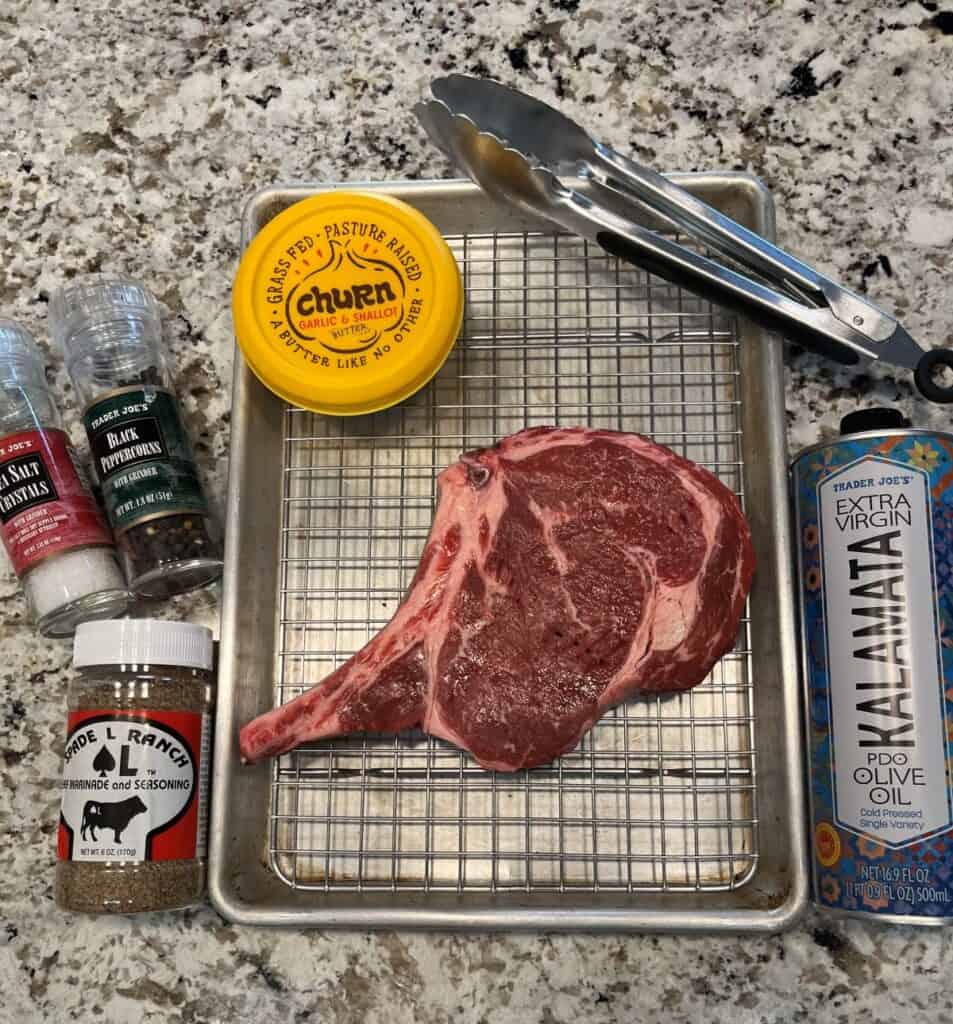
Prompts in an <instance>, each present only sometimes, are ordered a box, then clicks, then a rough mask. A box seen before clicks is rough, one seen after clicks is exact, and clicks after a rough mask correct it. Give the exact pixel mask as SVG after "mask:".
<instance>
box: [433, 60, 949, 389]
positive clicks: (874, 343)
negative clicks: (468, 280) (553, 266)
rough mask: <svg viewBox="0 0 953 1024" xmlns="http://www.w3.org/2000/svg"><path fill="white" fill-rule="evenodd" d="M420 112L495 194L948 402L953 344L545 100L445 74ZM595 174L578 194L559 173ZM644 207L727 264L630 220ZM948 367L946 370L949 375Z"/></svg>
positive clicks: (832, 354)
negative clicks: (891, 369)
mask: <svg viewBox="0 0 953 1024" xmlns="http://www.w3.org/2000/svg"><path fill="white" fill-rule="evenodd" d="M431 92H432V96H433V98H432V99H429V100H425V101H423V102H421V103H418V104H417V105H416V106H415V108H414V111H415V113H416V114H417V117H418V119H419V120H420V122H421V123H422V124H423V126H424V128H425V129H426V130H427V132H428V134H429V135H430V137H431V139H433V141H434V142H435V143H436V144H437V145H438V146H440V148H441V149H443V150H444V152H445V153H446V154H447V155H448V156H449V157H450V159H451V160H453V161H454V163H455V164H456V165H457V166H458V167H460V168H461V169H462V170H464V171H466V173H467V174H468V175H469V176H470V178H472V179H473V181H474V182H476V183H477V184H478V185H480V186H481V187H482V188H483V189H484V191H486V192H488V193H489V194H490V195H492V196H494V197H496V198H499V199H502V200H504V201H506V202H509V203H511V204H513V205H515V206H517V207H518V208H520V209H522V210H524V211H526V212H529V213H531V214H534V215H535V216H537V217H542V218H545V219H546V220H549V221H552V222H553V223H555V224H558V225H559V226H560V227H563V228H565V229H566V230H568V231H571V232H573V233H574V234H577V235H580V236H582V237H583V238H588V239H590V240H592V241H594V242H596V243H598V245H600V246H601V247H602V248H603V249H604V250H606V251H607V252H608V253H610V254H611V255H613V256H618V257H619V258H621V259H623V260H626V261H627V262H629V263H632V264H634V265H635V266H637V267H641V268H642V269H644V270H648V271H650V272H651V273H653V274H656V275H658V276H659V277H662V278H664V279H665V280H667V281H670V282H672V283H673V284H677V285H680V286H682V287H685V288H687V289H688V290H689V291H692V292H695V293H696V294H698V295H701V296H703V297H705V298H708V299H711V300H712V301H713V302H717V303H720V304H721V305H723V306H728V307H729V308H732V309H735V310H737V311H739V312H741V313H743V314H745V315H746V316H748V317H749V318H750V319H752V320H754V321H756V322H757V323H759V324H761V325H763V326H764V327H767V328H768V329H769V330H772V331H777V332H778V333H779V334H782V335H784V336H785V337H787V338H789V339H791V340H792V341H796V342H798V343H799V344H801V345H803V346H804V347H806V348H810V349H813V350H814V351H816V352H819V353H821V354H822V355H825V356H827V357H829V358H831V359H834V360H836V361H837V362H840V363H845V364H847V365H852V364H854V363H857V362H858V361H859V358H860V356H862V355H863V356H867V357H868V358H870V359H880V360H882V361H883V362H885V363H891V364H893V365H895V366H903V367H906V368H908V369H911V370H913V371H914V380H915V382H916V385H917V388H918V390H919V391H920V393H921V394H922V395H923V396H924V397H925V398H928V399H930V400H931V401H934V402H953V383H949V384H947V383H940V382H939V381H938V380H937V379H936V370H937V368H938V367H940V366H946V367H949V368H951V369H953V351H951V350H949V349H945V348H936V349H929V350H927V351H924V350H923V349H922V348H921V347H920V346H919V345H918V344H917V342H915V341H914V340H913V338H912V337H911V336H910V335H909V334H908V333H907V331H906V330H905V329H904V328H903V327H902V326H901V325H900V324H899V323H898V322H897V320H896V319H895V318H894V317H892V316H891V315H890V314H889V313H887V312H885V311H884V310H882V309H880V308H879V307H878V306H875V305H874V304H873V303H872V302H870V301H869V300H868V299H866V298H864V297H863V296H860V295H857V294H855V293H854V292H852V291H849V290H848V289H847V288H844V287H843V286H841V285H839V284H837V283H836V282H835V281H832V280H831V279H830V278H828V277H825V276H824V275H823V274H821V273H820V272H819V271H817V270H815V269H814V268H813V267H810V266H808V265H807V264H806V263H802V262H801V261H800V260H799V259H797V258H796V257H794V256H792V255H790V253H786V252H784V250H783V249H779V248H778V247H777V246H775V245H772V244H771V243H770V242H768V241H766V240H765V239H764V238H762V237H761V236H760V235H756V234H755V233H754V232H752V231H749V230H748V229H747V228H744V227H742V226H741V225H740V224H738V223H736V222H735V221H733V220H732V219H731V218H730V217H726V216H725V215H724V214H723V213H719V211H718V210H716V209H714V208H713V207H711V206H709V205H708V204H707V203H704V202H702V201H701V200H700V199H698V198H697V197H696V196H693V195H692V194H691V193H689V192H686V191H685V189H683V188H679V186H678V185H675V184H673V183H672V182H671V181H669V180H668V179H667V178H664V177H663V176H662V175H661V174H657V173H656V172H655V171H652V170H649V169H648V168H647V167H643V166H641V165H640V164H637V163H634V162H633V161H632V160H629V159H628V158H627V157H624V156H622V154H620V153H617V152H616V151H615V150H613V149H610V148H609V147H608V146H606V145H603V144H602V143H600V142H596V141H594V140H593V139H592V138H590V136H589V135H588V134H587V133H586V132H585V131H584V130H583V129H582V128H581V127H580V126H579V125H577V124H576V123H575V122H574V121H572V120H570V119H569V118H568V117H566V116H565V115H563V114H561V113H559V111H558V110H555V109H553V108H552V107H550V106H549V105H548V104H546V103H543V102H541V101H540V100H536V99H533V98H532V97H530V96H527V95H525V94H524V93H521V92H519V91H517V90H516V89H510V88H508V87H507V86H504V85H500V84H499V83H498V82H493V81H490V80H489V79H482V78H471V77H469V76H467V75H449V76H447V77H445V78H437V79H434V81H433V82H432V83H431ZM559 174H563V175H565V176H566V177H567V178H569V177H570V176H578V177H581V178H583V179H585V180H586V181H587V182H588V183H590V184H591V189H590V190H588V191H587V193H586V194H583V193H582V192H580V191H579V190H578V189H575V188H572V187H570V186H569V185H568V184H566V183H565V182H564V181H562V180H561V179H560V178H559V177H558V175H559ZM639 209H641V210H649V211H650V212H651V213H652V214H653V215H655V217H661V219H662V220H663V221H664V222H667V223H668V224H669V225H671V226H672V227H673V228H675V229H676V230H679V231H682V232H684V233H685V234H687V235H690V236H692V237H693V238H695V239H697V240H698V241H700V242H701V243H703V244H704V245H705V246H707V247H708V248H709V249H710V250H712V251H714V252H716V253H717V254H718V255H719V256H720V258H721V259H723V260H724V263H721V262H717V261H716V260H714V259H712V258H710V257H708V256H702V255H699V254H698V253H696V252H694V251H692V250H691V249H688V248H686V247H685V246H683V245H680V244H679V243H678V242H676V241H675V240H674V239H673V238H671V237H669V236H668V235H665V234H661V233H659V232H657V231H653V230H651V229H650V228H647V227H644V226H642V225H641V224H639V223H637V222H636V221H634V220H632V219H630V216H628V215H627V214H629V213H630V212H634V211H637V210H639ZM946 376H947V377H950V376H951V375H950V374H947V375H946Z"/></svg>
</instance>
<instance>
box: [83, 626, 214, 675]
mask: <svg viewBox="0 0 953 1024" xmlns="http://www.w3.org/2000/svg"><path fill="white" fill-rule="evenodd" d="M212 664H213V643H212V631H211V630H210V629H208V628H207V627H206V626H195V625H192V624H191V623H189V622H167V621H165V620H162V619H106V620H100V621H96V622H82V623H80V625H79V626H77V628H76V637H75V639H74V641H73V667H74V668H86V667H88V666H90V665H180V666H182V667H183V668H198V669H204V670H205V671H206V672H210V671H211V670H212Z"/></svg>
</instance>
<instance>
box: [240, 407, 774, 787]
mask: <svg viewBox="0 0 953 1024" xmlns="http://www.w3.org/2000/svg"><path fill="white" fill-rule="evenodd" d="M439 489H440V496H439V501H438V504H437V511H436V514H435V516H434V521H433V525H432V527H431V530H430V536H429V537H428V540H427V545H426V547H425V548H424V552H423V556H422V558H421V560H420V565H419V567H418V569H417V573H416V575H415V576H414V580H413V583H412V584H411V587H410V589H409V591H408V592H407V594H406V596H405V597H404V600H403V603H402V604H401V605H400V607H399V608H398V609H397V611H396V613H395V614H394V617H393V618H392V619H391V621H390V622H389V623H388V624H387V625H386V626H385V627H384V628H383V629H382V630H381V631H380V633H378V634H377V636H375V637H374V639H372V640H371V641H370V642H369V643H368V644H367V646H366V647H364V648H363V649H362V650H360V651H359V652H358V653H357V654H355V655H354V657H353V658H351V659H350V661H348V662H346V663H345V664H344V665H342V666H341V667H340V668H339V669H337V670H336V671H335V672H332V673H331V675H330V676H328V677H327V678H326V679H325V680H324V682H323V683H320V684H319V685H318V686H316V687H315V688H314V689H312V690H309V691H308V692H307V693H305V694H303V695H302V696H300V697H298V698H297V699H295V700H293V701H291V702H290V703H289V704H285V705H283V706H282V707H279V708H276V709H275V710H273V711H270V712H268V713H267V714H264V715H262V716H260V717H259V718H256V719H255V720H254V721H252V722H250V723H249V724H248V725H246V726H245V728H244V729H243V730H242V732H241V737H240V746H241V753H242V756H243V757H244V759H245V760H246V761H257V760H259V759H261V758H263V757H268V756H271V755H274V754H280V753H282V752H284V751H286V750H290V749H291V748H292V747H295V746H297V745H298V744H300V743H304V742H305V741H307V740H317V739H321V738H322V737H329V736H340V735H343V734H346V733H353V732H363V731H372V732H384V733H393V732H397V731H399V730H401V729H407V728H409V727H411V726H416V725H420V726H422V727H423V729H424V730H425V731H426V732H428V733H430V734H431V735H433V736H439V737H441V738H443V739H446V740H449V741H450V742H451V743H455V744H456V745H457V746H458V747H462V748H464V749H465V750H469V751H470V753H471V754H472V755H473V756H474V757H475V758H476V760H477V761H479V763H480V764H481V765H483V766H484V767H485V768H494V769H497V770H501V771H515V770H517V769H520V768H529V767H532V766H533V765H538V764H543V763H545V762H547V761H551V760H552V759H553V758H555V757H558V756H559V755H560V754H564V753H566V752H567V751H569V750H572V748H573V747H575V746H576V744H577V743H578V742H579V739H580V737H581V736H582V735H583V734H584V733H585V732H586V731H587V730H588V729H590V728H591V727H592V726H593V725H594V723H595V722H596V721H597V719H598V718H599V716H600V715H602V714H603V713H604V712H605V711H606V710H608V709H609V708H611V707H613V706H614V705H616V704H618V703H620V702H621V701H624V700H625V699H626V698H628V697H631V696H632V695H633V694H636V693H639V692H659V691H669V690H684V689H687V688H688V687H691V686H694V685H696V684H697V683H700V682H701V681H702V680H703V679H704V678H705V676H706V675H707V674H708V672H709V671H710V669H711V667H712V666H713V665H714V664H715V662H716V661H717V660H718V658H720V657H721V656H722V655H723V654H724V653H725V652H726V651H728V650H729V648H730V647H731V646H732V643H733V641H734V639H735V635H736V632H737V629H738V620H739V617H740V615H741V611H742V607H743V605H744V601H745V596H746V595H747V592H748V587H749V585H750V583H751V575H752V572H753V571H754V554H753V551H752V548H751V540H750V535H749V532H748V525H747V523H746V522H745V519H744V516H743V515H742V513H741V509H740V508H739V506H738V502H737V501H736V500H735V497H734V495H733V494H732V493H731V492H730V491H729V490H728V489H727V488H726V487H725V486H724V485H723V484H721V483H720V482H719V481H718V480H716V479H715V477H713V476H712V475H711V474H710V473H708V472H707V471H706V470H704V469H702V468H701V467H700V466H697V465H695V464H694V463H692V462H688V461H687V460H685V459H682V458H680V457H679V456H677V455H675V454H674V452H671V451H669V450H668V449H667V448H662V447H659V446H658V445H656V444H653V443H652V442H651V441H649V440H647V439H646V438H644V437H639V436H637V435H634V434H622V433H615V432H614V431H608V430H588V429H584V428H581V427H580V428H573V429H557V428H553V427H537V428H533V429H529V430H523V431H521V432H520V433H518V434H513V435H512V436H511V437H507V438H505V439H504V440H502V441H500V442H499V444H497V445H495V446H494V447H493V448H485V449H483V450H481V451H474V452H469V453H467V454H466V455H464V456H463V457H462V458H461V459H460V461H459V462H457V463H455V464H454V465H452V466H450V468H449V469H446V470H444V472H443V473H442V474H441V475H440V479H439Z"/></svg>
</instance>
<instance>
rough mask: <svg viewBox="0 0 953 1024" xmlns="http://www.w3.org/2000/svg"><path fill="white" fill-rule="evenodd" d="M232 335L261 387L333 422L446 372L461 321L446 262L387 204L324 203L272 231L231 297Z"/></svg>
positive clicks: (266, 231)
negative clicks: (233, 332)
mask: <svg viewBox="0 0 953 1024" xmlns="http://www.w3.org/2000/svg"><path fill="white" fill-rule="evenodd" d="M232 312H233V315H234V319H235V333H236V336H237V338H238V343H239V345H240V346H241V349H242V352H243V354H244V356H245V360H246V361H247V363H248V365H249V366H250V367H251V369H252V371H253V372H254V373H255V375H256V376H257V377H258V378H259V379H260V380H261V381H262V383H263V384H264V385H265V386H266V387H268V388H270V389H271V390H272V391H274V392H275V393H276V394H278V395H280V396H281V397H282V398H284V399H285V400H287V401H288V402H291V403H292V404H294V405H299V406H302V407H304V408H306V409H311V410H313V411H315V412H321V413H327V414H330V415H336V416H354V415H359V414H361V413H369V412H376V411H377V410H379V409H386V408H387V407H388V406H391V405H395V404H396V403H397V402H400V401H403V399H405V398H408V397H409V396H410V395H412V394H413V393H414V392H415V391H417V390H419V389H420V388H421V387H423V386H424V384H426V383H427V381H429V380H430V379H431V377H433V375H434V374H435V373H436V372H437V371H438V370H439V369H440V367H441V366H442V365H443V363H444V360H445V359H446V358H447V356H448V355H449V354H450V350H451V349H452V348H453V344H454V342H455V341H456V338H457V333H458V332H459V330H460V322H461V320H462V318H463V285H462V282H461V280H460V270H459V268H458V267H457V263H456V260H455V259H454V257H453V253H452V252H451V251H450V248H449V247H448V246H447V243H446V242H445V241H444V240H443V237H442V236H441V235H440V232H439V231H437V229H436V228H435V227H434V226H433V224H431V223H430V221H429V220H427V218H426V217H424V216H423V214H421V213H419V212H418V211H417V210H415V209H413V208H412V207H410V206H408V205H407V204H406V203H404V202H401V201H400V200H398V199H394V198H392V197H391V196H385V195H378V194H374V193H369V192H349V191H343V190H342V191H332V192H324V193H321V194H320V195H317V196H312V197H311V198H309V199H304V200H302V201H301V202H298V203H295V204H294V205H293V206H290V207H289V208H288V209H287V210H284V211H283V212H282V213H280V214H279V215H278V216H277V217H275V218H274V219H273V220H271V221H269V223H268V224H266V225H265V227H264V228H262V230H261V231H260V232H259V233H258V234H257V235H256V237H255V239H254V240H253V241H252V243H251V244H250V245H249V247H248V248H247V250H246V251H245V254H244V256H243V257H242V260H241V263H240V264H239V267H238V273H237V275H236V277H235V284H234V287H233V289H232Z"/></svg>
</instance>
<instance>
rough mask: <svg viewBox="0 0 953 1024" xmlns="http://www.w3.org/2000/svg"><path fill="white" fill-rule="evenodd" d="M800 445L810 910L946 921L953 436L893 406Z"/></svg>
mask: <svg viewBox="0 0 953 1024" xmlns="http://www.w3.org/2000/svg"><path fill="white" fill-rule="evenodd" d="M841 432H842V436H841V437H840V438H839V439H838V440H836V441H832V442H830V443H825V444H819V445H814V446H812V447H810V448H808V449H806V450H804V451H802V452H801V453H800V454H799V455H798V456H797V458H795V460H794V462H793V464H792V470H791V476H792V486H793V495H794V506H795V516H796V525H797V537H798V544H797V551H798V578H799V590H800V611H801V640H802V659H803V676H804V685H805V688H806V702H805V703H806V717H807V745H808V774H809V787H808V788H809V794H810V803H811V818H812V821H811V825H812V830H811V832H812V860H813V869H814V870H813V881H814V900H815V903H816V904H817V905H818V906H819V907H821V908H822V909H824V910H828V911H832V912H835V913H842V914H849V915H860V916H864V917H872V918H877V919H880V920H884V921H892V922H899V923H904V924H947V923H949V922H950V921H951V919H953V791H951V782H950V768H951V761H950V753H951V729H953V434H941V433H936V432H933V431H929V430H912V429H908V425H907V423H906V421H905V420H904V419H903V418H902V417H901V416H900V414H899V413H897V412H895V411H894V410H865V411H864V412H862V413H855V414H853V415H852V416H849V417H846V418H845V420H844V421H843V422H842V424H841Z"/></svg>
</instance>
